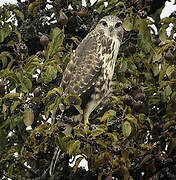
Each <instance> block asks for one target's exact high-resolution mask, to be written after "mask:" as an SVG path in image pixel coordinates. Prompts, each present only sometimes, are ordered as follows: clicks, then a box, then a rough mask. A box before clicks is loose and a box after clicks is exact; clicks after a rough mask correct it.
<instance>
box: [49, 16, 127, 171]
mask: <svg viewBox="0 0 176 180" xmlns="http://www.w3.org/2000/svg"><path fill="white" fill-rule="evenodd" d="M123 34H124V30H123V28H122V21H121V20H120V19H119V18H118V17H116V16H111V15H109V16H105V17H103V18H102V19H101V20H100V21H99V22H98V24H97V25H96V27H95V29H94V30H92V31H91V32H90V33H88V34H87V36H86V37H85V38H84V39H83V40H82V42H81V43H80V44H79V46H78V47H77V49H76V50H75V52H74V53H73V56H72V57H71V59H70V62H69V63H68V65H67V67H66V70H65V71H64V73H63V78H62V81H61V85H60V86H61V87H62V88H63V90H64V94H65V95H69V94H70V93H74V94H77V95H78V96H79V97H80V98H81V99H82V104H81V108H82V109H83V119H84V124H88V122H89V116H90V114H91V113H92V111H93V110H94V109H95V108H96V107H97V106H98V105H99V104H100V103H101V102H102V100H103V99H104V98H105V97H106V96H107V95H108V94H109V93H110V83H111V80H112V77H113V74H114V68H115V63H116V60H117V55H118V52H119V47H120V44H121V42H122V38H123ZM60 109H61V111H67V110H66V109H64V105H61V106H60ZM68 110H69V109H68ZM59 153H60V150H59V148H57V151H55V154H54V156H53V160H52V163H51V166H50V174H52V173H53V171H54V168H55V165H56V161H57V158H58V154H59Z"/></svg>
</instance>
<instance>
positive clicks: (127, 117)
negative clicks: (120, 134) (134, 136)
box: [125, 114, 138, 126]
mask: <svg viewBox="0 0 176 180" xmlns="http://www.w3.org/2000/svg"><path fill="white" fill-rule="evenodd" d="M125 119H126V120H128V121H130V122H132V123H133V124H134V125H136V126H138V122H137V119H136V118H135V117H134V116H133V115H132V114H127V115H126V116H125Z"/></svg>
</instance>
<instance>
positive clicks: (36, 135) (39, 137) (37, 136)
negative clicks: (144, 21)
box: [35, 131, 43, 140]
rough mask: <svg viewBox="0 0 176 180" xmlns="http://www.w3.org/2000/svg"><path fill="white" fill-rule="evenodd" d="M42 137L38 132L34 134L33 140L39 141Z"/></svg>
mask: <svg viewBox="0 0 176 180" xmlns="http://www.w3.org/2000/svg"><path fill="white" fill-rule="evenodd" d="M42 137H43V134H42V133H41V132H39V131H38V132H36V133H35V139H36V140H41V139H42Z"/></svg>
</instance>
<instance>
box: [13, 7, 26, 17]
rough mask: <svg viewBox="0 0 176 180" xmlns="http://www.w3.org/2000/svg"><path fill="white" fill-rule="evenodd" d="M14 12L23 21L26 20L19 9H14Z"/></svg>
mask: <svg viewBox="0 0 176 180" xmlns="http://www.w3.org/2000/svg"><path fill="white" fill-rule="evenodd" d="M13 12H14V13H15V14H16V15H17V16H18V17H19V18H20V19H21V20H24V15H23V13H22V12H21V11H20V10H18V9H14V10H13Z"/></svg>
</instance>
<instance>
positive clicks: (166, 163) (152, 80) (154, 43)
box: [0, 0, 176, 180]
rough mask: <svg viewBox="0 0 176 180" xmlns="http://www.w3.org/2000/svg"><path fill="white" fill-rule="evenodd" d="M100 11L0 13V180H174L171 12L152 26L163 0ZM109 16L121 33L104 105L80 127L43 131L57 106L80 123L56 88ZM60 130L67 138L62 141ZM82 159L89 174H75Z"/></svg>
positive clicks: (20, 7)
mask: <svg viewBox="0 0 176 180" xmlns="http://www.w3.org/2000/svg"><path fill="white" fill-rule="evenodd" d="M105 1H106V0H100V1H96V2H95V3H94V4H93V5H91V3H90V1H89V0H87V2H86V3H87V7H86V8H85V7H82V3H81V1H78V0H73V1H71V0H67V1H66V0H64V1H63V0H62V1H61V0H50V1H49V0H26V1H25V2H21V1H20V0H18V3H17V4H16V5H10V4H6V5H4V6H2V7H0V112H1V113H0V179H3V180H5V179H8V178H11V179H13V180H20V179H34V178H35V179H55V180H57V179H58V180H67V179H92V180H93V179H98V180H100V179H106V180H111V179H112V178H113V177H115V178H116V179H119V180H120V179H124V180H133V179H134V180H138V179H140V180H165V179H173V180H175V179H176V117H175V115H176V89H175V87H176V41H175V34H174V33H175V31H176V19H175V18H176V12H173V13H172V14H171V15H170V17H167V18H164V19H161V20H160V18H159V16H160V13H161V10H162V8H163V7H164V3H165V0H161V1H156V0H123V1H122V0H109V1H108V5H107V6H106V3H104V2H105ZM109 14H112V15H117V16H119V17H120V18H121V19H122V20H123V27H124V29H125V37H124V40H123V43H122V46H121V48H120V53H119V56H118V59H117V63H116V69H115V74H114V78H113V92H112V94H111V96H110V97H108V98H107V99H106V100H105V101H104V103H103V104H101V105H100V107H99V108H97V109H96V110H95V111H94V112H93V113H92V115H91V117H90V120H89V122H90V124H89V125H87V126H85V125H83V124H81V123H79V124H76V123H74V122H72V120H71V119H69V118H68V117H65V119H62V120H60V119H59V118H57V120H58V122H57V123H56V124H54V125H53V124H52V123H51V121H50V119H51V114H52V111H53V110H55V109H56V108H57V107H58V105H59V104H60V103H61V102H64V103H65V104H66V105H68V106H69V105H73V106H75V107H76V108H77V110H78V111H79V112H80V113H82V110H81V108H80V104H81V101H80V98H79V97H77V96H76V95H70V97H68V98H63V97H62V88H61V87H59V84H60V81H61V78H62V73H63V71H64V69H65V67H66V65H67V63H68V61H69V59H70V55H71V54H72V52H73V50H74V49H75V48H76V47H77V45H78V44H79V43H80V41H81V40H82V39H83V38H84V37H85V36H86V34H87V33H88V32H90V31H91V29H92V28H93V27H94V26H95V25H96V22H97V21H98V20H99V19H100V18H101V17H103V16H105V15H109ZM149 17H150V18H149ZM171 24H172V29H171V31H170V33H169V34H168V33H167V28H168V27H169V26H170V25H171ZM153 27H155V28H153ZM70 99H71V101H70ZM69 123H71V124H72V125H74V133H73V134H71V135H69V136H66V135H65V134H63V130H65V126H66V124H69ZM29 127H31V128H29ZM57 146H59V147H60V149H61V154H60V157H59V160H58V163H57V164H56V171H55V173H54V175H53V176H52V177H50V176H49V166H50V163H51V160H52V157H53V153H54V149H55V147H57ZM77 155H80V156H79V158H77V159H76V162H75V165H74V167H73V168H71V167H70V166H69V160H70V159H71V158H73V157H76V156H77ZM82 159H86V160H87V161H88V168H89V171H86V170H85V169H83V168H78V165H79V163H80V161H81V160H82Z"/></svg>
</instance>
